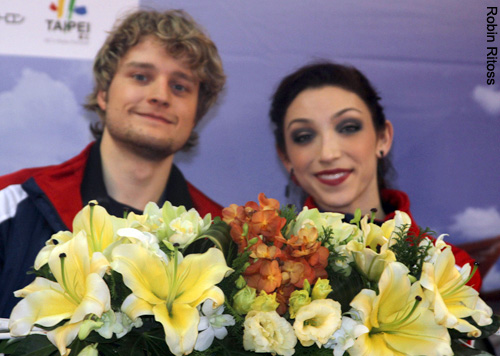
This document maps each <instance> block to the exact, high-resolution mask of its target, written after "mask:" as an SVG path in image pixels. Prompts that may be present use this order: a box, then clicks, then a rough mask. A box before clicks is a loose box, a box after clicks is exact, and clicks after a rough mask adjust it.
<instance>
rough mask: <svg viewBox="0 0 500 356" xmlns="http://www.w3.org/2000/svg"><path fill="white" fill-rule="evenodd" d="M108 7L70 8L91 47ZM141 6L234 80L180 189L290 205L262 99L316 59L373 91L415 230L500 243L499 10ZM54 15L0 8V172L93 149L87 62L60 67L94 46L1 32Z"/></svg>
mask: <svg viewBox="0 0 500 356" xmlns="http://www.w3.org/2000/svg"><path fill="white" fill-rule="evenodd" d="M58 1H59V2H60V0H57V1H56V0H53V1H52V3H53V5H54V6H56V5H58ZM40 3H43V4H44V5H43V7H41V8H40V9H39V10H37V12H34V13H33V11H32V10H33V8H34V7H35V4H37V5H36V6H39V4H40ZM106 3H109V1H107V2H106ZM13 4H16V7H15V8H14V7H13ZM21 4H22V5H23V6H24V8H25V10H23V9H22V8H21ZM102 4H104V2H102V1H98V0H94V1H91V0H78V1H76V2H75V4H74V5H75V7H86V10H87V13H86V15H82V16H81V19H83V18H84V17H85V16H87V20H89V19H90V18H91V20H89V21H92V23H95V24H93V25H92V27H91V29H92V36H93V38H97V36H98V35H99V33H100V35H102V36H104V35H105V33H104V26H101V25H102V24H106V26H105V27H106V28H109V27H110V26H108V24H109V23H111V22H112V20H113V19H114V18H115V17H116V15H117V14H119V13H122V12H123V11H125V7H126V6H125V5H124V4H125V3H124V2H123V1H119V4H120V6H119V8H114V9H111V8H108V7H107V6H106V7H104V5H102ZM140 4H141V5H142V6H145V7H150V8H155V9H160V10H162V9H167V8H182V9H185V10H187V11H188V12H189V13H190V14H191V15H192V16H193V17H194V18H195V19H196V20H197V21H198V22H199V23H200V24H201V25H202V26H203V27H204V28H205V29H206V30H207V31H208V32H209V34H210V35H211V37H212V38H213V40H214V41H215V42H216V44H217V45H218V47H219V50H220V53H221V56H222V59H223V62H224V67H225V70H226V73H227V76H228V82H227V86H226V89H225V92H224V93H223V95H222V97H221V99H220V101H219V105H218V106H217V107H216V108H215V109H214V110H212V111H211V112H210V113H209V115H208V116H207V117H206V118H204V119H203V120H202V122H201V123H200V125H199V127H198V131H199V133H200V136H201V140H200V144H199V146H198V147H197V148H196V149H195V150H194V151H193V152H191V153H188V154H185V153H182V154H178V155H177V156H176V162H177V163H178V165H179V166H180V167H181V169H182V170H183V172H184V174H185V175H186V176H187V177H188V179H189V180H190V181H191V182H192V183H194V184H195V185H196V186H198V187H199V188H201V189H202V190H203V191H204V192H206V193H207V194H208V195H209V196H211V197H212V198H214V199H215V200H216V201H218V202H219V203H221V204H223V205H229V204H230V203H238V204H242V203H245V202H246V201H248V200H256V198H257V195H258V193H259V192H264V193H266V194H267V195H268V196H270V197H274V198H277V199H279V200H281V201H284V186H285V184H286V174H285V171H284V170H283V168H282V167H281V165H280V163H279V161H278V159H277V157H276V155H275V151H274V140H273V137H272V131H271V126H270V124H269V119H268V109H269V98H270V96H271V94H272V92H273V90H274V89H275V87H276V85H277V83H278V81H279V80H280V79H281V78H282V77H283V76H284V75H285V74H288V73H289V72H290V71H292V70H294V69H296V68H297V67H299V66H301V65H303V64H305V63H307V62H309V61H311V60H314V59H330V60H334V61H338V62H340V63H350V64H354V65H356V66H357V67H359V68H360V69H361V70H362V71H364V72H365V73H366V74H367V76H368V77H369V78H370V79H371V80H372V82H373V83H374V84H375V86H376V87H377V88H378V89H379V91H380V93H381V96H382V98H383V104H384V105H385V107H386V114H387V116H388V118H389V119H390V120H391V121H392V122H393V124H394V126H395V145H394V147H393V159H394V164H395V167H396V169H397V171H398V173H399V178H398V179H397V181H396V182H395V183H396V187H398V188H400V189H402V190H404V191H406V192H407V193H408V194H409V195H410V198H411V200H412V210H413V214H414V216H415V218H416V220H417V222H418V223H419V224H420V225H423V226H429V227H431V228H433V229H434V230H436V231H438V232H449V233H450V234H451V236H450V238H449V239H448V240H449V241H451V242H453V243H455V244H459V243H462V242H466V241H478V240H481V239H486V238H491V237H495V236H498V235H500V213H499V211H500V203H499V196H500V194H499V193H500V189H499V188H500V184H499V178H500V159H499V157H500V144H499V137H500V90H499V85H500V64H499V65H498V66H497V69H496V71H495V72H496V75H497V77H496V78H498V81H497V82H496V84H495V85H487V83H486V79H487V67H486V64H487V63H486V61H487V48H486V47H487V46H488V45H495V46H498V43H499V42H500V35H497V36H498V37H497V38H496V39H495V42H494V43H493V44H491V43H490V44H488V43H487V42H486V40H487V28H486V25H487V22H486V21H487V15H486V14H487V6H497V5H498V2H497V1H495V0H484V1H476V0H461V1H460V2H457V1H454V0H440V1H435V0H415V1H411V2H410V1H408V2H401V1H399V0H381V1H377V2H374V1H371V0H357V1H352V0H314V1H313V0H310V1H304V0H273V1H269V0H212V1H202V0H182V1H181V0H168V1H166V0H157V1H155V0H143V1H140ZM50 5H51V1H50V0H47V1H39V0H37V1H34V0H32V1H28V0H23V1H18V0H16V1H14V0H9V1H7V0H0V53H3V54H0V68H1V69H2V77H1V79H0V132H1V133H2V139H1V140H0V152H1V155H2V156H1V157H2V158H1V159H0V174H5V173H8V172H11V171H14V170H17V169H20V168H23V167H27V166H36V165H44V164H49V163H58V162H61V161H63V160H65V159H67V158H69V157H71V156H73V155H74V154H76V153H77V152H79V151H80V150H81V149H82V148H83V147H84V146H85V145H86V144H87V143H88V142H89V141H90V134H89V131H88V124H89V119H92V118H94V119H95V117H92V116H89V114H87V113H85V112H84V110H83V109H82V108H81V105H82V103H83V102H84V98H85V96H86V95H87V94H88V93H89V92H90V90H91V88H92V77H91V67H92V62H91V60H89V59H69V58H68V57H71V56H72V55H75V57H78V58H92V57H93V56H94V54H95V51H96V48H97V47H94V48H92V49H91V48H88V49H87V50H86V51H84V52H85V56H80V55H78V56H77V55H76V54H77V52H78V51H77V50H74V49H71V48H70V47H68V46H70V45H77V44H75V43H68V42H63V44H64V46H66V47H63V49H60V50H59V52H57V55H54V53H56V52H55V50H54V49H50V50H49V51H48V52H47V53H45V54H42V52H43V51H46V49H45V46H46V45H47V42H44V41H45V40H46V39H47V38H48V37H47V36H49V35H50V33H49V34H47V33H36V32H28V33H25V34H24V35H23V36H22V38H21V39H20V40H19V41H32V40H35V43H34V44H33V42H30V45H29V46H27V47H26V46H25V47H26V48H28V49H29V50H30V51H32V53H26V54H21V53H23V52H19V50H18V49H15V48H14V47H16V46H17V45H18V44H19V43H16V41H12V38H11V37H10V35H9V36H7V33H10V32H9V31H12V30H13V29H17V30H19V29H20V28H21V27H22V26H27V25H26V22H25V23H9V21H7V18H6V17H5V15H6V14H7V13H9V14H12V13H17V14H21V15H23V16H24V14H26V15H27V14H28V13H33V14H34V15H33V16H36V15H37V14H38V16H40V18H41V19H44V20H47V19H53V20H54V19H55V16H56V12H55V11H54V10H51V9H50ZM23 11H25V12H23ZM10 16H12V15H10ZM95 16H96V17H95ZM74 18H79V17H77V15H75V17H74ZM9 19H13V17H9ZM18 19H19V18H18ZM101 19H102V21H101ZM26 21H27V20H26ZM499 21H500V20H499V18H498V17H496V23H498V22H499ZM98 24H100V25H98ZM16 26H17V27H16ZM44 26H48V25H47V22H45V23H44ZM99 26H101V27H99ZM31 31H34V30H31ZM40 31H42V30H40ZM43 31H47V28H44V29H43ZM498 32H500V31H498ZM94 36H95V37H94ZM49 37H50V36H49ZM37 38H38V40H37ZM65 38H66V37H65ZM101 38H103V37H101ZM36 41H38V42H36ZM70 42H71V41H70ZM37 43H38V44H37ZM60 43H61V42H59V44H60ZM37 46H40V47H39V48H38V49H36V48H35V47H37ZM18 47H19V46H18ZM21 47H22V46H21ZM16 48H17V47H16ZM79 48H81V47H79ZM16 51H17V52H16ZM14 54H15V55H14ZM485 288H486V290H492V289H498V288H500V264H498V263H497V265H496V268H493V269H492V270H490V272H489V274H488V276H486V280H485Z"/></svg>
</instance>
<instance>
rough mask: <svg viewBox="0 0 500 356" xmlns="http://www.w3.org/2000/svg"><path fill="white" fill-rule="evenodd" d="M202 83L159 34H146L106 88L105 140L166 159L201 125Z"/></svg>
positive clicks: (103, 99)
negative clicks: (197, 120)
mask: <svg viewBox="0 0 500 356" xmlns="http://www.w3.org/2000/svg"><path fill="white" fill-rule="evenodd" d="M198 91H199V82H198V80H197V79H196V77H195V76H194V74H193V72H192V71H191V70H190V69H189V68H188V67H187V66H186V65H185V64H184V63H183V62H182V61H181V60H177V59H174V58H173V57H171V56H170V55H169V54H168V53H167V52H166V50H165V49H164V48H163V46H162V45H161V43H160V42H159V41H158V40H156V39H155V38H154V37H145V38H144V39H143V40H142V41H141V42H139V43H138V44H137V45H136V46H134V47H132V48H131V49H129V51H128V52H127V53H126V54H125V55H124V56H123V57H122V58H121V59H120V61H119V63H118V67H117V70H116V73H115V76H114V77H113V79H112V81H111V85H110V87H109V89H108V91H106V92H103V91H102V92H99V93H98V96H97V101H98V104H99V106H100V108H101V109H102V110H103V111H105V113H106V119H105V127H104V133H103V140H106V139H111V140H113V141H114V142H115V143H116V144H117V145H121V146H123V147H125V148H127V149H130V150H132V151H133V152H134V153H136V154H138V155H140V156H141V157H143V158H146V159H150V160H162V159H164V158H166V157H168V156H170V155H172V154H174V153H175V152H177V151H178V150H179V149H181V148H182V147H183V146H184V144H185V143H186V141H187V140H188V138H189V136H190V134H191V131H192V130H193V128H194V125H195V116H196V108H197V104H198Z"/></svg>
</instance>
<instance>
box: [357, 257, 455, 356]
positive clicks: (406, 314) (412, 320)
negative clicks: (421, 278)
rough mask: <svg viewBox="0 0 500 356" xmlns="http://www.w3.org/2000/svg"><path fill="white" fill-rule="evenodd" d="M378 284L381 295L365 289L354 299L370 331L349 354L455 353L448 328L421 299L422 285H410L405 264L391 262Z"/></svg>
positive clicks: (430, 355)
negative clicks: (436, 319)
mask: <svg viewBox="0 0 500 356" xmlns="http://www.w3.org/2000/svg"><path fill="white" fill-rule="evenodd" d="M378 287H379V294H378V295H377V294H376V293H375V291H373V290H369V289H363V290H362V291H361V292H360V293H359V294H358V295H357V296H356V297H355V298H354V300H353V301H352V302H351V307H353V308H354V312H353V314H359V315H360V318H361V321H362V322H363V324H364V325H365V326H366V327H367V328H368V329H369V330H370V331H369V333H367V334H362V335H361V336H359V337H358V338H357V340H356V341H355V343H354V345H353V346H352V347H351V348H350V349H349V350H348V352H349V355H352V356H354V355H364V356H368V355H382V356H392V355H397V356H403V355H429V356H438V355H439V356H441V355H453V352H452V350H451V347H450V336H449V334H448V330H447V329H446V328H445V327H443V326H441V325H438V324H437V323H436V322H435V320H434V315H433V313H432V312H431V311H430V310H429V309H428V308H427V307H426V305H425V304H426V303H425V300H424V301H419V300H422V299H421V296H422V295H423V292H422V290H421V288H420V285H419V284H418V283H414V284H413V285H411V283H410V279H409V278H408V269H407V268H406V267H405V266H404V265H403V264H401V263H399V262H393V263H391V264H389V265H388V266H387V267H386V269H385V270H384V272H383V273H382V276H381V277H380V280H379V283H378ZM356 311H357V312H356Z"/></svg>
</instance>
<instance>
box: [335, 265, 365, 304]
mask: <svg viewBox="0 0 500 356" xmlns="http://www.w3.org/2000/svg"><path fill="white" fill-rule="evenodd" d="M328 278H329V279H330V286H331V287H332V292H331V293H330V294H329V295H328V298H331V299H333V300H336V301H337V302H339V303H340V305H341V306H342V312H344V313H345V312H347V311H349V310H350V309H351V307H350V306H349V304H350V303H351V301H352V300H353V299H354V297H355V296H356V295H358V293H359V292H360V291H361V290H362V289H363V288H364V287H365V284H364V281H363V278H362V277H361V275H360V274H359V272H357V271H356V269H353V270H352V272H351V274H350V275H349V277H345V276H344V275H342V274H340V273H330V275H329V277H328Z"/></svg>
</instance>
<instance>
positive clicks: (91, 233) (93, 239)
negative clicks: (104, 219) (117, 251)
mask: <svg viewBox="0 0 500 356" xmlns="http://www.w3.org/2000/svg"><path fill="white" fill-rule="evenodd" d="M94 206H95V203H94V202H90V203H89V207H90V244H91V245H92V250H93V251H100V250H97V248H96V247H97V246H95V242H96V239H95V238H94V221H93V220H94Z"/></svg>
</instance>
